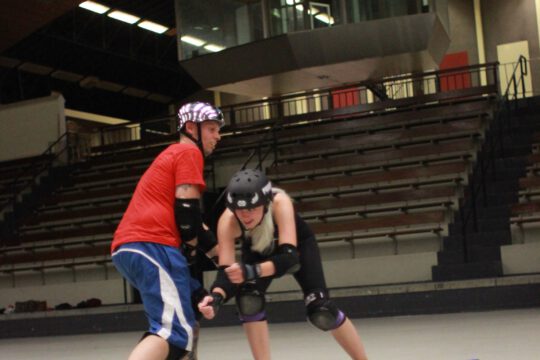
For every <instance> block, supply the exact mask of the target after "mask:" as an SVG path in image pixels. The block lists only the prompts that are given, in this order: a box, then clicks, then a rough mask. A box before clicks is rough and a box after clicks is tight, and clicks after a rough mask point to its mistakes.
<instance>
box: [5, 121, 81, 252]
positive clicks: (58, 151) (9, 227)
mask: <svg viewBox="0 0 540 360" xmlns="http://www.w3.org/2000/svg"><path fill="white" fill-rule="evenodd" d="M74 137H76V135H75V134H70V133H68V132H65V133H64V134H62V135H61V136H60V137H59V138H58V139H56V140H55V141H54V142H53V143H52V144H51V145H49V147H48V148H47V149H45V151H43V153H42V154H41V155H39V156H36V157H35V158H34V159H33V160H32V161H31V162H30V164H29V165H27V166H25V167H23V169H22V170H21V171H20V172H19V173H18V175H17V176H16V177H15V178H14V179H13V181H11V182H10V185H9V186H8V187H7V191H6V192H7V193H8V194H9V200H8V201H7V202H6V203H4V204H3V205H2V206H0V213H3V214H4V219H3V220H4V221H3V223H2V229H1V230H2V231H1V232H0V234H1V235H2V236H1V237H0V246H2V245H5V242H6V238H5V237H6V236H8V237H9V236H11V235H13V234H14V233H15V232H16V230H17V227H18V224H17V222H18V221H20V219H21V216H22V213H24V212H26V211H29V210H30V209H26V208H24V205H23V203H22V201H21V197H22V194H23V193H24V192H25V191H29V190H30V189H32V188H33V187H34V186H36V185H38V183H39V180H38V179H39V178H41V177H42V176H43V175H45V174H46V173H48V172H49V171H50V170H51V168H53V166H54V164H56V163H62V164H65V165H67V164H70V163H72V161H73V154H72V152H73V146H72V145H73V144H72V141H73V139H74ZM9 211H11V212H12V214H11V216H10V217H6V216H5V215H6V214H7V213H8V212H9Z"/></svg>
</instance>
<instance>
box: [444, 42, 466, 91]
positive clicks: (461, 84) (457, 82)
mask: <svg viewBox="0 0 540 360" xmlns="http://www.w3.org/2000/svg"><path fill="white" fill-rule="evenodd" d="M468 65H469V56H468V54H467V52H466V51H460V52H456V53H451V54H446V55H445V57H444V58H443V59H442V61H441V64H440V65H439V69H441V70H445V69H452V68H458V67H462V66H468ZM440 84H441V91H448V90H458V89H466V88H470V87H471V74H470V72H468V71H464V72H450V73H446V75H444V74H443V75H441V76H440Z"/></svg>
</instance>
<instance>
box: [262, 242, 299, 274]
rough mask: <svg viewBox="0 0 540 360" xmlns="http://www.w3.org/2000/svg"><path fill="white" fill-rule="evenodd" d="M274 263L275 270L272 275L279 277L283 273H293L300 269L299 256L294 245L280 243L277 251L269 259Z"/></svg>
mask: <svg viewBox="0 0 540 360" xmlns="http://www.w3.org/2000/svg"><path fill="white" fill-rule="evenodd" d="M269 260H270V261H272V262H273V263H274V268H275V269H276V272H275V274H274V277H281V276H283V275H285V274H293V273H295V272H297V271H298V270H300V258H299V256H298V250H297V249H296V246H294V245H291V244H281V245H279V246H278V248H277V253H276V254H275V255H273V256H271V257H270V259H269Z"/></svg>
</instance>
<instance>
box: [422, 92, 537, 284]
mask: <svg viewBox="0 0 540 360" xmlns="http://www.w3.org/2000/svg"><path fill="white" fill-rule="evenodd" d="M525 105H527V107H526V108H525V109H521V110H518V111H514V112H512V113H511V114H510V115H509V116H508V117H506V118H500V119H499V120H500V121H499V122H498V123H496V124H494V126H492V127H491V129H490V130H489V131H488V132H487V133H486V139H485V142H484V146H483V148H482V149H481V151H480V152H479V154H478V157H477V166H475V167H474V171H473V174H472V175H471V176H470V179H471V181H470V183H469V184H468V185H467V187H466V189H465V193H464V197H463V199H462V202H461V206H460V208H459V211H457V212H456V214H455V216H454V221H453V222H452V223H451V224H450V226H449V235H448V236H447V237H445V238H444V239H443V246H442V251H440V252H439V253H438V265H436V266H434V267H433V268H432V276H433V280H434V281H448V280H460V279H474V278H487V277H498V276H503V267H502V262H501V246H502V245H508V244H511V243H512V238H511V232H510V216H511V205H512V204H515V203H517V202H518V192H519V181H518V180H519V178H520V177H522V176H524V174H525V170H526V166H527V156H528V155H529V154H530V152H531V142H532V134H533V133H534V132H535V131H538V130H540V122H538V120H537V119H536V118H535V117H534V116H532V115H528V113H531V114H533V113H534V112H535V111H534V110H533V107H531V105H530V102H527V103H525V102H522V103H521V106H525ZM535 109H540V107H537V108H535ZM501 139H502V141H501ZM495 141H498V142H499V143H498V144H502V148H501V147H500V146H495V147H494V148H493V147H492V146H491V144H492V143H494V142H495ZM482 163H483V164H482ZM482 165H484V166H483V167H484V169H485V171H482V170H481V168H482ZM486 168H487V169H486ZM473 199H475V201H473Z"/></svg>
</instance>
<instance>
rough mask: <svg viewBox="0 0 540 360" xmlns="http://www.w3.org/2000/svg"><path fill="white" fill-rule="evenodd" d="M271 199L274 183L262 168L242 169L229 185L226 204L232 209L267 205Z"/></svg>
mask: <svg viewBox="0 0 540 360" xmlns="http://www.w3.org/2000/svg"><path fill="white" fill-rule="evenodd" d="M271 199H272V183H271V182H270V181H269V180H268V179H267V178H266V176H265V175H264V174H263V172H262V171H260V170H252V169H245V170H240V171H238V172H237V173H236V174H234V175H233V177H232V178H231V180H230V181H229V185H228V186H227V197H226V204H227V208H229V209H230V210H232V211H234V210H236V209H253V208H256V207H257V206H261V205H264V206H266V205H268V203H269V202H270V201H271Z"/></svg>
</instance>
